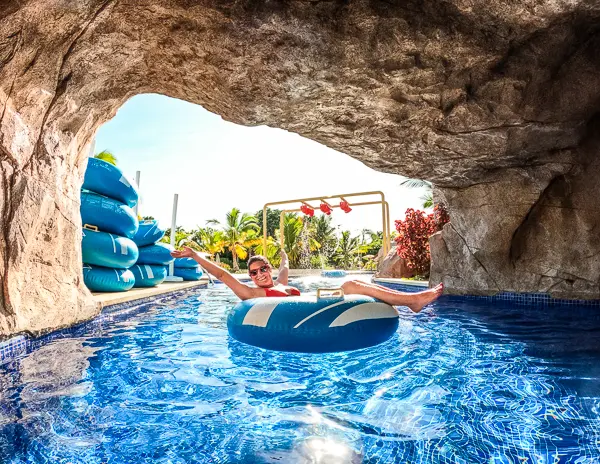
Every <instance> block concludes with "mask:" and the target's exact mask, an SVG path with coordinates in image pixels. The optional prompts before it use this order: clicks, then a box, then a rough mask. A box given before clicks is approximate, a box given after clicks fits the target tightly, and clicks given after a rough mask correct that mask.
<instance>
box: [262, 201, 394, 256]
mask: <svg viewBox="0 0 600 464" xmlns="http://www.w3.org/2000/svg"><path fill="white" fill-rule="evenodd" d="M368 195H379V196H380V197H381V199H380V200H379V201H365V202H359V203H350V202H349V201H348V200H347V199H346V198H348V197H364V196H368ZM331 199H339V201H346V202H348V206H351V207H352V206H367V205H381V223H382V229H383V251H384V253H385V254H387V253H388V252H389V251H390V248H391V245H390V236H391V235H390V205H389V204H388V202H387V201H386V200H385V194H384V193H383V192H381V191H372V192H356V193H344V194H342V195H329V196H322V197H310V198H298V199H294V200H283V201H273V202H270V203H265V206H263V252H264V254H265V256H266V254H267V208H269V207H270V206H276V205H288V204H291V203H300V204H304V205H307V206H310V207H311V208H313V209H315V210H316V209H318V207H314V206H312V205H311V204H310V203H308V202H309V201H317V200H318V201H321V202H324V203H326V204H327V205H329V207H330V208H332V209H333V208H339V207H340V206H339V204H337V205H334V204H331V203H329V202H328V201H326V200H331ZM339 201H338V202H337V203H339ZM300 211H301V209H300V208H291V209H290V208H286V209H283V210H282V211H281V213H280V215H279V229H280V230H279V241H280V246H281V248H283V247H284V245H285V243H284V240H285V239H284V234H283V229H284V216H285V214H286V213H295V212H300Z"/></svg>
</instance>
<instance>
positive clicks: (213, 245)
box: [194, 227, 225, 263]
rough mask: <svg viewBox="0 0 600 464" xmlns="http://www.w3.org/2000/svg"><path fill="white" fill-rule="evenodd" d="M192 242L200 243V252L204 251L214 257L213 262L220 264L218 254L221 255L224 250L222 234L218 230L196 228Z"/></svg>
mask: <svg viewBox="0 0 600 464" xmlns="http://www.w3.org/2000/svg"><path fill="white" fill-rule="evenodd" d="M194 240H197V241H199V242H200V247H201V248H202V251H206V252H207V253H210V254H211V255H213V256H214V257H215V261H216V262H217V263H218V262H220V260H221V259H220V256H219V253H223V251H224V250H225V239H224V237H223V232H221V231H220V230H215V229H212V228H211V227H207V228H205V229H202V228H198V230H197V231H196V232H195V233H194Z"/></svg>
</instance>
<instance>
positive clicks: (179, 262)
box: [174, 258, 198, 269]
mask: <svg viewBox="0 0 600 464" xmlns="http://www.w3.org/2000/svg"><path fill="white" fill-rule="evenodd" d="M174 266H175V267H180V268H186V269H193V268H195V267H198V262H197V261H196V260H195V259H192V258H175V263H174Z"/></svg>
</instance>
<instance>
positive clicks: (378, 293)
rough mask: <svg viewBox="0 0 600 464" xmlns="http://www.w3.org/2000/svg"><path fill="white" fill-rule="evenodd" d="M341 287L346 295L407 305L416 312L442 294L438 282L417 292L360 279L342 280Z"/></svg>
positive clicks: (442, 289)
mask: <svg viewBox="0 0 600 464" xmlns="http://www.w3.org/2000/svg"><path fill="white" fill-rule="evenodd" d="M342 289H343V290H344V293H345V294H346V295H366V296H370V297H372V298H377V299H378V300H381V301H383V302H385V303H387V304H389V305H392V306H408V307H409V308H410V309H411V310H412V311H413V312H415V313H418V312H420V311H421V310H422V309H423V308H424V307H425V306H427V305H428V304H429V303H432V302H433V301H435V300H437V299H438V298H439V297H440V296H441V295H442V292H443V291H444V285H443V284H439V285H437V286H435V287H433V288H429V289H427V290H424V291H422V292H418V293H407V292H399V291H397V290H392V289H390V288H386V287H382V286H381V285H376V284H370V283H367V282H361V281H360V280H349V281H348V282H344V284H343V285H342Z"/></svg>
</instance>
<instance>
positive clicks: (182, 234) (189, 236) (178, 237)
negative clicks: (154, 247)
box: [160, 226, 200, 251]
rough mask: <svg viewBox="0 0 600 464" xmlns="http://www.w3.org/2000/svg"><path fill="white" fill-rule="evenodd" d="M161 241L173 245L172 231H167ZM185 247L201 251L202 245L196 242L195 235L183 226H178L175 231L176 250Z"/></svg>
mask: <svg viewBox="0 0 600 464" xmlns="http://www.w3.org/2000/svg"><path fill="white" fill-rule="evenodd" d="M160 241H161V242H163V243H171V229H167V230H166V232H165V235H164V237H163V238H162V239H161V240H160ZM184 245H185V246H188V247H190V248H192V249H194V250H197V251H200V244H199V243H198V242H197V241H195V240H194V237H193V233H192V232H188V231H187V230H185V229H184V228H183V227H181V226H177V228H176V229H175V248H179V247H181V246H184Z"/></svg>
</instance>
